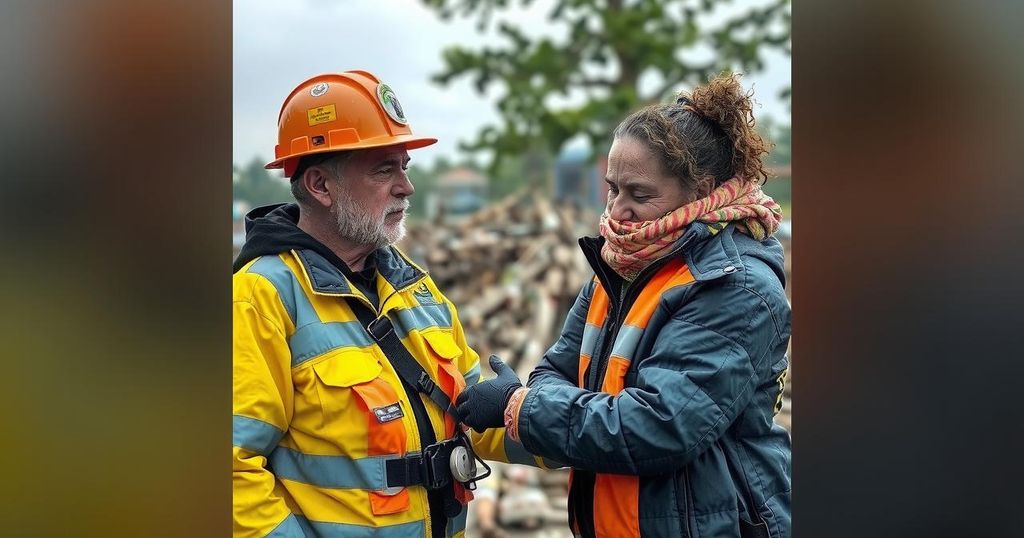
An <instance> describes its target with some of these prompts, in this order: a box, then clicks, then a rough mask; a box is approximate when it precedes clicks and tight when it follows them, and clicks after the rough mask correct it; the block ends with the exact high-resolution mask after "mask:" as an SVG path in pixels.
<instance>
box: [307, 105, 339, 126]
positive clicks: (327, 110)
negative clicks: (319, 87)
mask: <svg viewBox="0 0 1024 538" xmlns="http://www.w3.org/2000/svg"><path fill="white" fill-rule="evenodd" d="M306 119H307V120H309V126H310V127H312V126H314V125H319V124H321V123H327V122H330V121H334V120H336V119H338V114H337V112H336V110H335V108H334V103H331V104H329V105H327V106H318V107H316V108H311V109H309V110H307V111H306Z"/></svg>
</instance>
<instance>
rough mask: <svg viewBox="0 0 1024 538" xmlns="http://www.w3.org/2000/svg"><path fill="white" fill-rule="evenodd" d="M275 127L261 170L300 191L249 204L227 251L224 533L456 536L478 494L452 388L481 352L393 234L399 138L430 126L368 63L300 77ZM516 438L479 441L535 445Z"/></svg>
mask: <svg viewBox="0 0 1024 538" xmlns="http://www.w3.org/2000/svg"><path fill="white" fill-rule="evenodd" d="M278 138H279V143H278V145H277V147H276V149H275V157H276V159H275V160H274V161H273V162H271V163H270V164H268V165H267V168H283V169H284V172H285V175H286V176H288V177H290V178H291V186H292V193H293V195H294V197H295V200H296V203H295V204H278V205H274V206H268V207H262V208H257V209H254V210H253V211H252V212H250V213H249V215H247V216H246V233H247V237H246V243H245V245H244V246H243V247H242V250H241V252H240V254H239V256H238V259H236V260H235V263H234V272H235V273H234V277H233V295H234V305H233V312H234V352H233V355H234V416H233V455H234V457H233V477H232V483H233V491H234V534H235V536H238V537H242V536H245V537H248V536H371V535H372V536H395V537H406V536H408V537H426V538H430V537H441V536H444V537H447V536H460V535H461V534H462V533H463V529H464V527H465V518H466V508H465V504H466V502H468V500H469V499H470V498H471V494H469V492H468V491H466V489H465V487H464V486H463V482H467V480H465V479H466V478H467V477H466V476H462V477H461V478H457V477H456V476H454V475H453V474H452V473H453V471H452V470H451V465H450V464H451V461H452V458H453V456H452V455H451V454H452V452H453V451H457V450H458V448H456V446H457V445H458V444H459V441H460V439H461V440H464V439H466V437H465V435H464V434H462V431H463V430H462V428H461V426H460V425H459V424H458V423H457V422H456V420H455V413H454V409H453V408H452V407H451V405H450V402H453V401H455V399H456V398H457V397H458V395H459V394H460V392H461V391H462V389H463V388H464V387H465V386H466V384H467V383H476V382H477V381H478V380H479V377H480V366H479V358H478V356H477V354H476V353H475V352H474V351H473V350H472V349H470V348H469V346H468V345H467V344H466V339H465V336H464V334H463V330H462V326H461V325H460V323H459V320H458V316H457V312H456V309H455V307H454V305H452V304H451V303H450V302H449V301H448V300H447V299H446V298H445V297H444V295H442V294H441V292H440V291H439V290H438V289H437V287H436V286H435V285H434V282H433V281H432V280H431V279H430V278H429V277H428V276H427V274H426V272H425V271H424V270H423V269H421V268H419V267H418V266H417V265H416V264H414V263H413V262H411V261H410V260H409V259H408V258H407V257H406V256H405V255H404V254H402V253H401V252H400V251H399V250H398V249H396V248H395V247H393V246H391V245H392V244H393V243H395V242H396V241H398V240H400V239H401V238H402V236H403V234H404V233H405V228H404V226H405V211H406V209H407V208H408V207H409V202H408V198H409V196H411V195H412V194H413V192H414V191H415V188H414V187H413V185H412V184H411V183H410V182H409V178H408V176H407V175H406V168H407V167H408V164H409V153H408V152H409V150H411V149H416V148H420V147H424V146H427V145H430V144H433V143H434V142H436V139H434V138H424V137H416V136H414V135H413V134H412V131H411V129H410V127H409V124H408V120H407V119H406V117H405V115H404V113H403V110H402V108H401V105H399V103H398V99H397V98H396V96H395V94H394V92H393V91H392V90H391V89H390V88H389V87H388V86H387V85H386V84H382V83H380V81H378V80H377V78H376V77H374V76H373V75H371V74H370V73H367V72H365V71H348V72H345V73H340V74H326V75H320V76H317V77H313V78H311V79H309V80H307V81H305V82H303V83H302V84H300V85H299V86H298V87H296V88H295V90H293V91H292V93H291V94H290V95H289V96H288V97H287V99H286V100H285V102H284V105H283V106H282V108H281V113H280V116H279V136H278ZM508 442H509V441H506V440H505V439H504V432H503V431H501V430H495V431H493V432H489V433H488V434H486V435H483V436H479V435H474V443H473V444H474V445H475V446H476V447H477V448H478V449H480V452H481V454H482V455H483V456H486V457H488V458H492V459H499V460H505V461H508V459H509V456H511V457H512V458H513V460H514V461H515V460H516V457H517V456H520V458H519V460H518V461H522V462H529V463H533V462H535V461H536V460H534V459H533V458H532V457H531V456H529V455H525V454H526V453H525V451H523V450H522V448H521V446H518V445H515V444H514V443H513V444H512V445H508V444H507V443H508ZM465 444H466V443H463V447H462V448H466V447H465ZM524 455H525V456H524ZM456 459H457V458H456ZM463 461H465V460H463ZM471 475H472V473H470V476H471ZM460 480H461V482H460Z"/></svg>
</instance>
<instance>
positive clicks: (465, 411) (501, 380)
mask: <svg viewBox="0 0 1024 538" xmlns="http://www.w3.org/2000/svg"><path fill="white" fill-rule="evenodd" d="M488 362H489V363H490V365H491V370H494V373H496V374H498V377H495V378H494V379H488V380H487V381H483V382H480V383H477V384H476V385H471V386H469V387H466V389H465V390H463V391H462V393H461V394H459V398H458V399H457V400H455V412H456V413H458V414H459V420H461V421H462V422H464V423H466V424H468V425H469V426H471V427H472V428H473V429H474V430H476V431H477V433H483V432H484V430H486V429H488V428H501V427H503V426H504V425H505V406H506V405H508V399H509V397H511V396H512V393H513V392H515V390H516V389H518V388H519V387H522V386H523V384H522V383H521V382H520V381H519V376H517V375H516V373H515V372H513V371H512V369H511V368H509V367H508V365H506V364H505V363H504V362H502V361H501V359H499V358H498V356H497V355H491V359H490V361H488Z"/></svg>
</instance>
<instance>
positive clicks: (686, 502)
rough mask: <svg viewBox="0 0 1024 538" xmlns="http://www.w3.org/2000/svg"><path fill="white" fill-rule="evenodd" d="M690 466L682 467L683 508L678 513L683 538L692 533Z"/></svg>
mask: <svg viewBox="0 0 1024 538" xmlns="http://www.w3.org/2000/svg"><path fill="white" fill-rule="evenodd" d="M691 504H692V503H691V502H690V466H689V465H687V466H686V467H683V506H682V507H680V509H679V512H680V514H679V515H680V516H681V517H682V520H683V538H690V537H691V536H693V533H692V532H691V530H690V512H691V509H690V505H691Z"/></svg>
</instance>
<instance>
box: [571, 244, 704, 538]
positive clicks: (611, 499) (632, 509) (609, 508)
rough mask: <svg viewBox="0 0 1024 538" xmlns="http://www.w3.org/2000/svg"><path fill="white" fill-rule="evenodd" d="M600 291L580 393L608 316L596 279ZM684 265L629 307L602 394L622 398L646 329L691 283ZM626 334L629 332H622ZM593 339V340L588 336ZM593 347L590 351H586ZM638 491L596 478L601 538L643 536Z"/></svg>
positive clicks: (587, 329)
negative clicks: (675, 292)
mask: <svg viewBox="0 0 1024 538" xmlns="http://www.w3.org/2000/svg"><path fill="white" fill-rule="evenodd" d="M594 280H595V282H596V284H597V285H595V286H594V293H593V296H592V297H591V299H590V308H589V309H588V310H587V322H586V325H585V326H584V336H583V346H582V347H581V349H580V361H579V372H578V377H577V379H578V380H579V382H578V383H579V386H580V388H585V379H586V376H585V374H586V371H587V368H588V367H589V366H590V362H591V360H592V357H591V355H592V354H593V353H595V352H596V349H594V347H596V345H597V338H596V335H598V334H600V333H601V330H602V329H603V328H604V325H605V322H606V321H607V319H606V318H607V316H608V303H609V299H608V294H607V293H606V292H605V290H604V288H603V287H602V286H601V283H600V281H598V280H597V277H594ZM693 280H694V279H693V275H692V274H690V270H689V268H687V266H686V263H685V262H684V261H683V260H681V259H673V260H671V261H669V262H668V263H666V264H665V266H664V267H662V268H661V269H659V270H658V271H657V272H656V273H655V274H654V276H653V277H651V279H650V280H649V281H648V282H647V284H645V285H644V288H643V291H642V292H641V293H640V295H639V297H637V299H636V301H635V302H634V303H633V304H632V305H631V306H630V308H629V312H628V313H627V314H626V318H625V320H624V321H623V327H621V328H620V330H619V332H618V334H617V335H616V337H615V342H614V343H613V344H612V349H611V351H609V352H608V353H610V355H609V357H608V367H607V368H606V370H605V375H604V380H603V382H602V384H601V392H606V393H608V394H618V393H620V392H622V389H623V388H624V387H625V380H626V373H627V372H628V371H629V367H630V365H631V364H632V362H633V361H634V360H638V359H641V358H642V357H635V356H634V353H635V352H636V349H637V346H638V344H639V343H640V335H642V333H643V331H644V330H646V329H647V324H648V322H649V321H650V319H651V315H653V314H654V311H655V309H656V308H657V306H658V303H659V302H660V301H661V298H662V296H663V295H664V294H665V293H666V292H667V291H669V290H671V289H672V288H676V287H679V286H684V285H687V284H690V283H691V282H693ZM624 329H626V330H624ZM588 333H589V334H588ZM588 344H589V345H588ZM569 485H570V486H569V487H570V488H571V487H572V471H570V473H569ZM639 486H640V481H639V479H638V477H636V476H627V475H620V474H603V473H597V474H596V477H595V480H594V499H593V501H594V510H593V513H594V530H595V532H596V534H597V536H600V537H609V538H610V537H616V538H618V537H634V536H640V518H639V512H640V510H639ZM575 517H576V516H575V515H574V516H573V521H572V529H573V532H574V533H575V534H577V535H579V534H580V530H579V524H578V522H577V521H576V520H575Z"/></svg>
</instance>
